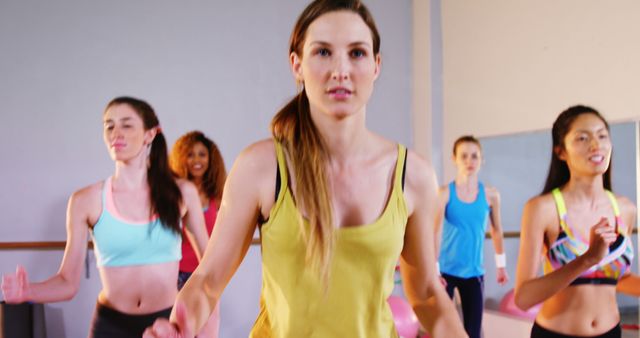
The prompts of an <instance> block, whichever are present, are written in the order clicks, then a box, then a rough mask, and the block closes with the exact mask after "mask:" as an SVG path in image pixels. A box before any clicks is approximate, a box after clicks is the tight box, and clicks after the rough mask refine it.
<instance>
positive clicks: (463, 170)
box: [453, 142, 482, 176]
mask: <svg viewBox="0 0 640 338" xmlns="http://www.w3.org/2000/svg"><path fill="white" fill-rule="evenodd" d="M453 161H454V162H455V164H456V168H458V174H460V175H463V176H471V175H476V174H478V172H479V171H480V165H481V164H482V152H481V151H480V147H479V146H478V145H477V144H476V143H474V142H462V143H459V144H458V145H457V146H456V154H455V155H454V156H453Z"/></svg>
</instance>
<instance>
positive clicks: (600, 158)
mask: <svg viewBox="0 0 640 338" xmlns="http://www.w3.org/2000/svg"><path fill="white" fill-rule="evenodd" d="M604 160H605V156H604V155H601V154H595V155H591V156H589V162H591V163H594V164H602V163H604Z"/></svg>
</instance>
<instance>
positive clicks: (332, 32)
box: [291, 11, 380, 119]
mask: <svg viewBox="0 0 640 338" xmlns="http://www.w3.org/2000/svg"><path fill="white" fill-rule="evenodd" d="M291 65H292V69H293V72H294V74H295V76H296V79H297V80H298V81H301V82H302V83H304V87H305V90H306V92H307V96H308V97H309V104H310V107H311V111H312V113H314V112H316V111H319V112H321V113H324V114H327V115H330V116H333V117H335V118H338V119H341V118H344V117H348V116H350V115H353V114H356V113H359V112H364V110H365V108H366V104H367V102H368V101H369V97H370V96H371V92H372V91H373V83H374V81H375V80H376V78H377V77H378V74H379V72H380V57H379V55H374V54H373V40H372V35H371V30H370V29H369V27H368V26H367V25H366V24H365V22H364V21H363V20H362V18H361V17H360V16H359V15H358V14H356V13H354V12H351V11H335V12H329V13H326V14H323V15H321V16H320V17H318V18H317V19H316V20H315V21H313V22H312V23H311V24H310V25H309V28H308V30H307V33H306V36H305V41H304V45H303V47H302V55H297V54H296V53H292V54H291Z"/></svg>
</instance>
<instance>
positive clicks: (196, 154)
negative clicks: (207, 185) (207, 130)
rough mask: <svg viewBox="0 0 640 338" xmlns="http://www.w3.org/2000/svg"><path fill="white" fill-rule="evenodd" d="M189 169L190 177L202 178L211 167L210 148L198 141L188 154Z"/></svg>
mask: <svg viewBox="0 0 640 338" xmlns="http://www.w3.org/2000/svg"><path fill="white" fill-rule="evenodd" d="M187 169H188V171H189V177H192V178H198V179H201V178H202V177H203V176H204V174H205V173H206V172H207V169H209V149H207V147H205V146H204V144H202V142H196V143H195V144H194V145H193V147H191V150H189V153H188V154H187Z"/></svg>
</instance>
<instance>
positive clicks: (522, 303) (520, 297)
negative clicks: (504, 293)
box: [513, 286, 535, 311]
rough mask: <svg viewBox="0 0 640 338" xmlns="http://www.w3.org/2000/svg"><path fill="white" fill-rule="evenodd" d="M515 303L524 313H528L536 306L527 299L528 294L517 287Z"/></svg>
mask: <svg viewBox="0 0 640 338" xmlns="http://www.w3.org/2000/svg"><path fill="white" fill-rule="evenodd" d="M513 303H514V304H515V305H516V307H518V309H520V310H522V311H527V310H529V309H530V308H531V307H533V306H534V305H535V304H532V303H531V301H530V300H529V299H527V297H526V294H525V293H524V292H522V287H521V286H520V287H516V288H515V289H514V291H513Z"/></svg>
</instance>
